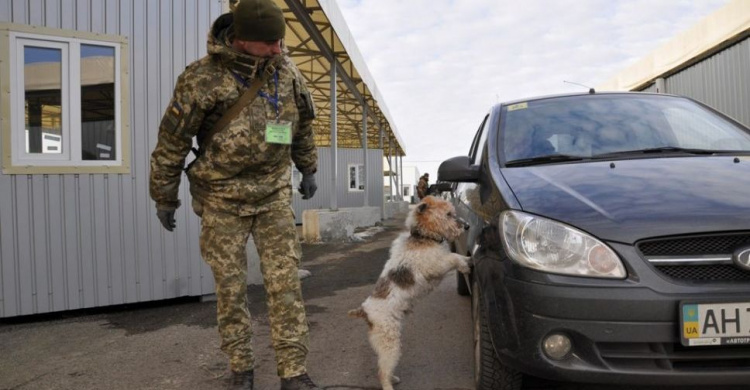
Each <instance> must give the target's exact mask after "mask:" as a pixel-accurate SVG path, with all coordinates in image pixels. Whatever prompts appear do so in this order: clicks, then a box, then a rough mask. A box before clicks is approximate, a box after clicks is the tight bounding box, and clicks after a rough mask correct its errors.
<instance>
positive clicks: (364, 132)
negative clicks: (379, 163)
mask: <svg viewBox="0 0 750 390" xmlns="http://www.w3.org/2000/svg"><path fill="white" fill-rule="evenodd" d="M362 150H363V151H364V162H365V163H364V164H363V165H364V168H365V194H364V195H365V202H364V205H365V207H367V206H369V205H370V186H368V185H367V183H368V182H369V181H370V179H369V176H370V175H368V172H367V100H364V101H363V102H362Z"/></svg>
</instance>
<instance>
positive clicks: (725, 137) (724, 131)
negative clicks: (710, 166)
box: [664, 107, 742, 150]
mask: <svg viewBox="0 0 750 390" xmlns="http://www.w3.org/2000/svg"><path fill="white" fill-rule="evenodd" d="M664 116H665V117H666V119H667V121H668V122H669V124H670V126H671V127H672V128H673V129H675V131H674V135H675V137H676V138H677V141H678V143H679V144H680V146H681V147H684V148H695V149H738V150H739V149H742V145H741V144H742V142H741V140H739V139H737V138H735V137H734V136H733V135H732V131H731V128H728V127H726V126H722V123H721V122H718V121H716V120H715V119H714V117H711V116H703V115H699V114H698V113H695V112H692V111H688V110H685V109H684V108H680V107H676V108H669V109H666V110H664ZM717 122H718V123H717Z"/></svg>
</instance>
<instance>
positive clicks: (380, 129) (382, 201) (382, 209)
mask: <svg viewBox="0 0 750 390" xmlns="http://www.w3.org/2000/svg"><path fill="white" fill-rule="evenodd" d="M378 147H379V148H380V152H381V154H380V162H381V163H382V162H383V157H385V153H382V152H383V151H384V150H383V121H380V120H379V121H378ZM378 176H379V178H378V185H379V186H381V188H382V187H384V186H383V182H382V180H383V172H382V168H381V172H380V173H379V174H378ZM383 195H385V194H383ZM380 219H381V220H383V219H385V196H381V197H380Z"/></svg>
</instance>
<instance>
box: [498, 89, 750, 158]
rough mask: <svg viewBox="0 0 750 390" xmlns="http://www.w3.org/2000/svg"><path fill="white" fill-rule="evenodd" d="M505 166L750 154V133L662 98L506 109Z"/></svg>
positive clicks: (574, 99) (564, 100) (565, 101)
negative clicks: (697, 151)
mask: <svg viewBox="0 0 750 390" xmlns="http://www.w3.org/2000/svg"><path fill="white" fill-rule="evenodd" d="M502 118H503V120H502V122H501V130H500V131H501V136H500V137H498V138H499V145H498V147H500V150H501V152H502V153H503V154H504V156H505V161H512V160H518V159H527V158H536V157H543V156H550V155H573V156H581V157H591V156H596V155H599V154H606V153H612V152H622V151H631V150H642V149H649V148H662V147H675V148H703V149H712V150H726V151H737V150H740V151H750V134H748V132H747V131H746V130H743V129H741V128H740V127H738V126H736V125H735V124H733V123H732V122H730V121H727V120H725V119H724V118H722V117H721V116H719V115H717V114H716V113H714V112H712V111H710V110H708V109H706V108H705V107H703V106H701V105H699V104H697V103H695V102H693V101H691V100H689V99H684V98H679V97H674V96H660V95H636V94H621V95H585V96H567V97H560V98H549V99H541V100H536V101H530V102H526V103H520V104H515V105H511V106H505V107H503V111H502Z"/></svg>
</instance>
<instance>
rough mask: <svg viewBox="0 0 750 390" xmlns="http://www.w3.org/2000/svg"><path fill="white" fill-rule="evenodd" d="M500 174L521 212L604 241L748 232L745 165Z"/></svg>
mask: <svg viewBox="0 0 750 390" xmlns="http://www.w3.org/2000/svg"><path fill="white" fill-rule="evenodd" d="M611 164H612V165H611ZM501 172H502V174H503V176H504V177H505V180H506V181H507V183H508V184H509V185H510V188H511V189H512V190H513V193H514V194H515V195H516V197H517V199H518V201H519V203H520V205H521V208H522V209H523V210H524V211H527V212H529V213H533V214H538V215H542V216H546V217H549V218H552V219H555V220H559V221H562V222H565V223H567V224H570V225H572V226H574V227H577V228H579V229H582V230H584V231H587V232H589V233H591V234H593V235H595V236H597V237H599V238H601V239H604V240H608V241H618V242H622V243H634V242H635V241H637V240H638V239H641V238H646V237H655V236H666V235H676V234H690V233H698V232H712V231H729V230H750V157H740V161H739V162H735V161H734V157H684V158H683V157H673V158H656V159H637V160H619V161H602V162H584V163H574V164H554V165H539V166H533V167H517V168H503V169H501Z"/></svg>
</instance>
